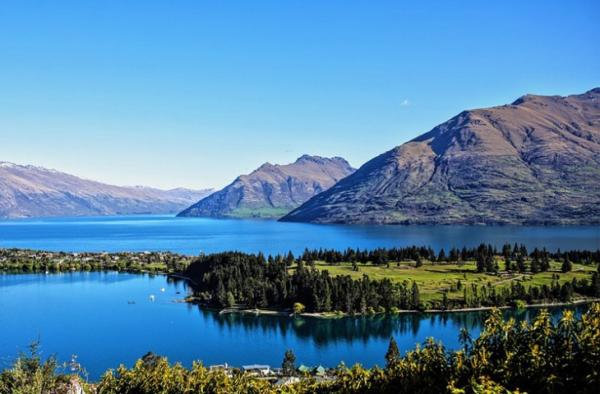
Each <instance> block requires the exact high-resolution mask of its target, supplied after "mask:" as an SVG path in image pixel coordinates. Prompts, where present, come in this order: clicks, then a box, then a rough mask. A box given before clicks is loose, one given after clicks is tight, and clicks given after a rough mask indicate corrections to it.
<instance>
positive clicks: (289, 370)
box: [281, 350, 296, 376]
mask: <svg viewBox="0 0 600 394" xmlns="http://www.w3.org/2000/svg"><path fill="white" fill-rule="evenodd" d="M281 370H282V372H283V374H284V375H285V376H293V375H294V374H295V373H296V355H295V354H294V352H293V351H292V350H287V351H286V352H285V355H284V356H283V362H282V363H281Z"/></svg>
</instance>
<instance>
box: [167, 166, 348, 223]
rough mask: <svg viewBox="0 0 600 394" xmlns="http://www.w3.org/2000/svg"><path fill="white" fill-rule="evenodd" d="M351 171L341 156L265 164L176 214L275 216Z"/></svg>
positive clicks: (284, 212)
mask: <svg viewBox="0 0 600 394" xmlns="http://www.w3.org/2000/svg"><path fill="white" fill-rule="evenodd" d="M353 171H354V169H353V168H352V167H351V166H350V164H348V162H347V161H346V160H344V159H342V158H340V157H333V158H325V157H319V156H309V155H304V156H302V157H300V158H299V159H298V160H296V161H295V162H294V163H292V164H287V165H278V164H270V163H265V164H263V165H262V166H260V167H259V168H258V169H257V170H255V171H253V172H252V173H250V174H249V175H242V176H240V177H238V178H237V179H236V180H235V181H233V182H232V183H231V184H230V185H228V186H227V187H225V188H224V189H222V190H220V191H218V192H216V193H214V194H212V195H210V196H208V197H206V198H204V199H202V200H201V201H199V202H198V203H196V204H194V205H192V206H191V207H189V208H188V209H186V210H184V211H183V212H181V213H180V214H179V215H178V216H205V217H260V218H278V217H281V216H283V215H285V214H286V213H288V212H289V211H291V210H292V209H294V208H296V207H298V206H299V205H300V204H302V203H303V202H305V201H306V200H308V199H309V198H311V197H313V196H314V195H316V194H318V193H321V192H322V191H324V190H327V189H328V188H330V187H331V186H333V185H334V184H335V183H336V182H337V181H339V180H341V179H343V178H345V177H346V176H348V175H350V174H351V173H352V172H353Z"/></svg>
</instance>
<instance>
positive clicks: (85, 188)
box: [0, 162, 210, 218]
mask: <svg viewBox="0 0 600 394" xmlns="http://www.w3.org/2000/svg"><path fill="white" fill-rule="evenodd" d="M209 193H210V190H189V189H182V188H181V189H172V190H159V189H154V188H149V187H121V186H112V185H107V184H104V183H100V182H95V181H90V180H87V179H82V178H78V177H76V176H73V175H69V174H65V173H63V172H59V171H55V170H49V169H46V168H43V167H35V166H25V165H18V164H13V163H7V162H0V218H19V217H37V216H84V215H114V214H135V213H175V212H178V211H179V210H181V209H183V208H184V207H186V206H188V205H189V204H191V203H192V202H194V201H197V200H198V198H202V197H203V196H206V195H207V194H209Z"/></svg>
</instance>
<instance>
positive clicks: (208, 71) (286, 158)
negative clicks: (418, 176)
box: [0, 0, 600, 188]
mask: <svg viewBox="0 0 600 394" xmlns="http://www.w3.org/2000/svg"><path fill="white" fill-rule="evenodd" d="M599 20H600V2H598V1H595V0H594V1H571V2H566V1H548V0H545V1H474V2H469V1H460V2H459V1H433V2H421V1H414V2H400V1H389V2H387V1H239V2H235V1H227V2H203V1H160V2H159V1H149V0H145V1H96V2H93V1H85V2H82V1H49V0H47V1H24V0H18V1H11V0H5V1H2V2H0V160H4V161H13V162H17V163H27V164H36V165H43V166H46V167H51V168H56V169H60V170H63V171H66V172H70V173H74V174H76V175H80V176H84V177H87V178H92V179H97V180H101V181H105V182H110V183H115V184H128V185H131V184H144V185H151V186H158V187H165V188H166V187H176V186H186V187H195V188H200V187H209V186H210V187H220V186H224V185H225V184H227V183H229V182H230V181H231V180H232V179H233V178H234V177H235V176H237V175H238V174H241V173H247V172H249V171H251V170H252V169H254V168H256V167H258V166H259V165H260V164H261V163H263V162H265V161H269V162H271V163H287V162H291V161H293V160H294V159H295V158H296V157H298V156H300V155H301V154H304V153H309V154H318V155H323V156H333V155H336V156H343V157H345V158H347V159H348V160H349V161H350V162H351V164H353V165H354V166H359V165H361V164H363V163H364V162H365V161H367V160H368V159H370V158H372V157H374V156H375V155H377V154H380V153H382V152H384V151H386V150H388V149H391V148H392V147H394V146H396V145H399V144H401V143H403V142H405V141H407V140H409V139H411V138H413V137H415V136H417V135H418V134H421V133H423V132H426V131H428V130H429V129H431V128H432V127H434V126H435V125H436V124H439V123H441V122H443V121H445V120H447V119H448V118H450V117H451V116H453V115H455V114H457V113H458V112H460V111H461V110H463V109H467V108H477V107H485V106H492V105H498V104H504V103H508V102H511V101H513V100H514V99H516V98H517V97H519V96H521V95H522V94H525V93H537V94H561V95H565V94H572V93H581V92H584V91H586V90H589V89H591V88H593V87H597V86H600V44H599V43H600V27H599V25H598V21H599Z"/></svg>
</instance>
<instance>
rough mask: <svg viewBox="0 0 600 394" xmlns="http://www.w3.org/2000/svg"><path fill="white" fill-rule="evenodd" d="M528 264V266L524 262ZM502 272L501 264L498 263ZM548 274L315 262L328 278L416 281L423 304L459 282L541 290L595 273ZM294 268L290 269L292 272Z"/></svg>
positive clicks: (453, 295) (576, 269)
mask: <svg viewBox="0 0 600 394" xmlns="http://www.w3.org/2000/svg"><path fill="white" fill-rule="evenodd" d="M527 264H529V262H527ZM499 265H500V268H501V269H502V268H503V266H504V263H503V262H502V261H500V262H499ZM550 266H551V270H550V271H548V272H542V273H538V274H535V275H533V274H530V273H524V274H522V273H518V272H515V273H506V272H502V271H501V272H500V273H499V274H498V275H493V274H484V273H477V268H476V265H475V262H474V261H469V262H466V263H464V264H431V263H430V262H424V263H423V266H422V267H419V268H416V267H415V263H414V262H400V263H395V262H394V263H390V264H389V268H388V267H386V266H385V265H381V266H376V265H372V264H370V263H368V264H364V265H363V264H360V263H358V267H359V271H354V270H353V269H352V264H350V263H341V264H338V265H330V264H326V263H324V262H316V263H315V268H317V269H319V270H326V271H329V273H330V274H331V275H334V276H337V275H350V276H351V277H352V278H354V279H360V278H361V277H362V276H363V275H368V276H369V278H371V279H377V280H379V279H384V278H388V279H390V280H392V281H396V282H402V281H405V280H406V281H409V282H412V281H415V282H417V284H418V285H419V290H420V293H421V299H422V300H423V301H431V300H441V299H442V292H443V291H444V290H450V289H451V287H452V286H453V285H456V283H457V282H458V281H459V280H460V282H461V283H462V285H463V287H465V286H466V287H468V288H470V287H471V285H472V284H476V285H477V286H484V285H487V284H488V283H490V284H491V285H492V286H496V287H497V288H502V287H504V286H510V285H511V283H512V282H514V281H520V282H521V283H522V284H523V285H524V286H525V287H529V286H541V285H543V284H547V285H550V284H551V283H552V275H554V274H558V275H559V283H561V284H562V283H565V282H568V281H571V280H573V278H577V279H583V278H587V279H590V275H591V272H593V271H594V270H595V267H593V266H585V265H580V264H573V271H571V272H568V273H565V274H563V273H562V272H560V268H561V263H560V262H551V263H550ZM293 269H295V267H291V270H293ZM462 297H463V290H455V291H451V292H448V298H449V299H462Z"/></svg>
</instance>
